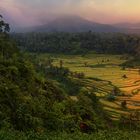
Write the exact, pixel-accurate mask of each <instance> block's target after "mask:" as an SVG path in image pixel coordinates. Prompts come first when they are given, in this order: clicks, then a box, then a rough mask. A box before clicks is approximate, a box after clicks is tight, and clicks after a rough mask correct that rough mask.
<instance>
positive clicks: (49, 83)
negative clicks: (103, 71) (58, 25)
mask: <svg viewBox="0 0 140 140" xmlns="http://www.w3.org/2000/svg"><path fill="white" fill-rule="evenodd" d="M9 30H10V28H9V25H8V24H7V23H5V22H4V21H3V18H2V16H0V129H1V130H0V138H1V139H3V140H10V139H42V140H44V139H48V138H49V139H67V138H68V137H69V138H70V137H73V139H80V138H81V137H82V138H81V139H90V138H92V137H94V136H96V137H99V139H108V138H109V139H112V136H114V135H116V136H115V137H116V139H122V138H125V139H129V138H132V137H136V138H137V139H138V138H139V135H138V131H139V129H140V128H139V124H138V122H136V123H135V122H133V121H131V122H130V121H129V120H128V118H123V119H124V120H125V119H126V121H122V120H119V121H118V122H113V121H112V120H111V119H110V118H109V117H108V115H107V113H106V112H105V111H104V110H103V107H102V105H101V104H100V102H99V100H98V97H97V96H96V95H95V93H94V89H89V90H87V89H85V88H84V84H83V83H82V78H84V74H82V73H72V72H71V71H70V70H69V69H67V68H64V67H63V65H62V62H60V66H59V67H58V66H53V64H52V60H51V58H48V61H47V62H46V63H45V65H39V64H38V63H37V62H36V60H35V57H34V56H33V55H31V56H30V55H26V54H24V52H23V51H20V49H22V50H28V51H31V52H51V53H58V52H59V53H72V54H73V53H74V54H75V53H81V54H83V53H85V52H89V51H94V52H97V53H117V54H118V53H121V54H122V53H129V54H130V53H132V54H135V55H136V51H135V49H138V46H139V43H140V40H139V38H138V37H135V36H134V37H132V36H128V35H121V34H117V35H106V34H102V35H101V34H95V33H91V32H88V33H80V34H69V33H55V34H34V33H31V34H16V35H14V37H13V36H12V38H11V35H9ZM13 38H14V39H15V40H16V41H17V43H15V41H13ZM16 44H17V45H16ZM17 46H18V47H17ZM131 46H134V48H133V47H131ZM96 80H98V79H96ZM114 88H115V86H114ZM73 92H75V93H73ZM117 92H118V91H117ZM71 93H73V94H74V95H75V94H76V95H77V99H76V100H72V99H71V98H70V95H71ZM123 122H126V123H125V124H124V123H123ZM130 123H131V129H132V128H133V130H135V132H131V133H129V130H130V127H129V125H130ZM110 129H114V131H116V133H115V134H114V131H112V132H111V130H110ZM119 129H121V130H119ZM123 130H124V132H122V131H123ZM85 133H87V134H89V135H86V134H85ZM90 133H92V135H90ZM94 134H95V135H94ZM131 134H132V135H131ZM62 135H63V136H62ZM66 135H67V137H66ZM93 135H94V136H93ZM126 135H128V137H126ZM129 136H131V137H129Z"/></svg>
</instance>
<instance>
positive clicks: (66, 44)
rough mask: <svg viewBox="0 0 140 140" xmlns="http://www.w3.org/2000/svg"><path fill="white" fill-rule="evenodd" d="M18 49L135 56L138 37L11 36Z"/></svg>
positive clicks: (82, 34) (39, 34)
mask: <svg viewBox="0 0 140 140" xmlns="http://www.w3.org/2000/svg"><path fill="white" fill-rule="evenodd" d="M13 37H14V38H15V39H16V41H17V43H18V46H19V48H21V49H22V50H28V51H30V52H38V53H39V52H48V53H66V54H78V53H79V54H82V53H83V54H84V53H88V52H90V51H93V52H95V53H110V54H127V53H128V54H137V52H138V51H139V46H140V37H139V36H138V35H127V34H121V33H120V34H119V33H116V34H113V33H108V34H107V33H94V32H91V31H89V32H83V33H24V34H13Z"/></svg>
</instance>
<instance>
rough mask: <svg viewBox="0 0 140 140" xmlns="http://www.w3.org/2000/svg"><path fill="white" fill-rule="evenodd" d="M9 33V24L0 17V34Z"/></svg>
mask: <svg viewBox="0 0 140 140" xmlns="http://www.w3.org/2000/svg"><path fill="white" fill-rule="evenodd" d="M9 31H10V27H9V24H8V23H6V22H5V21H4V20H3V16H2V15H0V33H7V32H9Z"/></svg>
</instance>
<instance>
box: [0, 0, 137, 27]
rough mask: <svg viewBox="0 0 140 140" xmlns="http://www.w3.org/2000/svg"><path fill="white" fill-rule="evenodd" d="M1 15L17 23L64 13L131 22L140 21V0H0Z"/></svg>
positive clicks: (25, 24) (27, 24) (29, 22)
mask: <svg viewBox="0 0 140 140" xmlns="http://www.w3.org/2000/svg"><path fill="white" fill-rule="evenodd" d="M0 14H2V15H4V17H5V19H6V20H8V22H10V23H11V24H14V25H18V26H31V25H38V24H42V23H43V22H46V21H49V20H52V19H54V18H55V17H57V16H61V15H76V16H81V17H83V18H86V19H88V20H91V21H96V22H100V23H110V24H112V23H119V22H131V23H132V22H140V0H0Z"/></svg>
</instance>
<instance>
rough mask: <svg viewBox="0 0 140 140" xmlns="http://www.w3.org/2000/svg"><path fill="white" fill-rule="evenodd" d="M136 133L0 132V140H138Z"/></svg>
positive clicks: (139, 135)
mask: <svg viewBox="0 0 140 140" xmlns="http://www.w3.org/2000/svg"><path fill="white" fill-rule="evenodd" d="M139 139H140V134H139V132H137V131H131V132H130V131H119V130H112V131H99V132H96V133H92V134H85V133H80V132H78V133H72V134H70V133H66V132H53V133H44V134H37V133H34V132H28V133H20V132H14V131H8V132H6V131H0V140H139Z"/></svg>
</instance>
